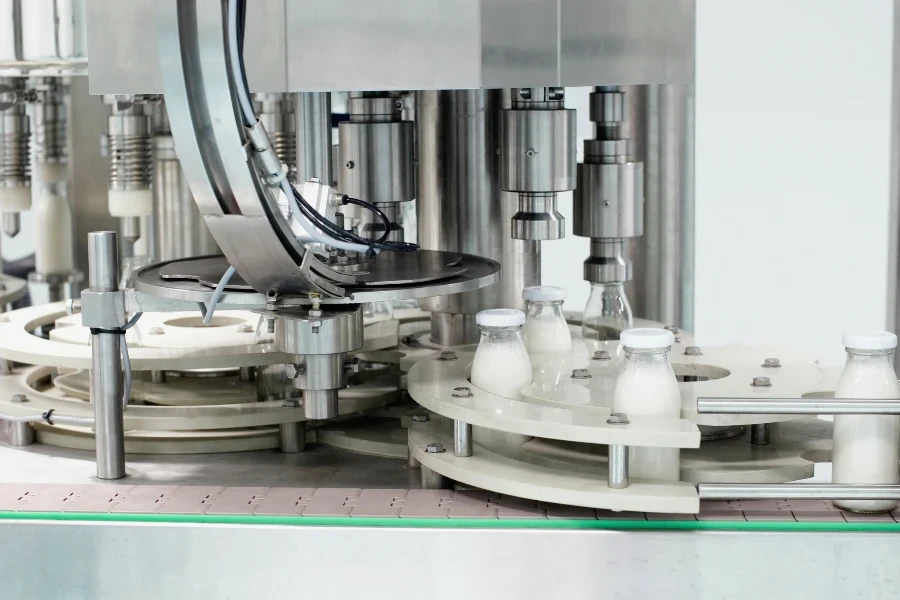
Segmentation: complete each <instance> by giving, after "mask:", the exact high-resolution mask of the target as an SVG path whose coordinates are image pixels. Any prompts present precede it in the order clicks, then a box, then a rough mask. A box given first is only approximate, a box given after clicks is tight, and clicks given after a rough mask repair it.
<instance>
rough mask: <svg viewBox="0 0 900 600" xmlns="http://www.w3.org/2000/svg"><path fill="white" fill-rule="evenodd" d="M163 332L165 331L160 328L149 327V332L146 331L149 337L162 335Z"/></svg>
mask: <svg viewBox="0 0 900 600" xmlns="http://www.w3.org/2000/svg"><path fill="white" fill-rule="evenodd" d="M165 332H166V331H165V330H164V329H163V328H162V327H151V328H150V331H148V332H147V333H149V334H150V335H162V334H164V333H165Z"/></svg>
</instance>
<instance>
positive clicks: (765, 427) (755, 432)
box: [750, 423, 777, 446]
mask: <svg viewBox="0 0 900 600" xmlns="http://www.w3.org/2000/svg"><path fill="white" fill-rule="evenodd" d="M776 426H777V424H775V423H759V424H758V425H751V426H750V443H751V444H753V445H754V446H768V445H769V444H770V443H771V442H772V432H773V430H774V428H775V427H776Z"/></svg>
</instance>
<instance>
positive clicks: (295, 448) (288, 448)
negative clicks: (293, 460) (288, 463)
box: [278, 422, 306, 454]
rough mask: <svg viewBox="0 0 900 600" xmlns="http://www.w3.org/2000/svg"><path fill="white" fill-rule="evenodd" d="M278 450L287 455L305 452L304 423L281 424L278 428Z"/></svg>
mask: <svg viewBox="0 0 900 600" xmlns="http://www.w3.org/2000/svg"><path fill="white" fill-rule="evenodd" d="M278 438H279V449H280V450H281V451H282V452H285V453H287V454H293V453H296V452H303V451H304V450H306V427H305V425H304V423H301V422H294V423H281V424H280V425H279V426H278Z"/></svg>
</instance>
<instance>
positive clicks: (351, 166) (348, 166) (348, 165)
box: [347, 160, 353, 169]
mask: <svg viewBox="0 0 900 600" xmlns="http://www.w3.org/2000/svg"><path fill="white" fill-rule="evenodd" d="M347 168H348V169H352V168H353V161H352V160H348V161H347Z"/></svg>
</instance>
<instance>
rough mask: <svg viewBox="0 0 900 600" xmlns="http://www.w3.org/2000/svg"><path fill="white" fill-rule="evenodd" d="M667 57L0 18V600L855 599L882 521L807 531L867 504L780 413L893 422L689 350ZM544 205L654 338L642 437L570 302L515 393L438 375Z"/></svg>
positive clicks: (550, 23)
mask: <svg viewBox="0 0 900 600" xmlns="http://www.w3.org/2000/svg"><path fill="white" fill-rule="evenodd" d="M694 32H695V2H694V0H629V1H627V2H625V1H622V0H599V1H598V0H465V1H463V0H457V1H451V0H381V1H379V2H372V1H364V0H340V1H334V2H313V1H310V0H256V1H254V2H248V1H247V0H153V1H146V0H142V1H135V2H116V1H113V0H85V1H78V0H33V1H32V0H0V212H2V213H3V219H2V220H3V230H4V231H5V232H6V233H7V234H8V235H15V234H17V233H19V230H20V229H21V224H20V219H19V214H20V213H21V212H23V211H26V210H28V209H29V208H31V209H32V210H34V211H35V213H36V215H38V219H37V220H36V222H37V225H36V227H35V231H34V237H35V269H34V271H33V273H32V274H30V275H29V276H28V280H27V281H25V280H23V279H22V278H17V277H12V276H8V275H2V276H0V304H3V306H5V307H6V309H7V310H6V311H5V312H3V313H2V314H0V420H3V421H5V423H6V426H7V432H6V434H5V436H4V434H2V433H0V442H5V443H0V565H3V569H2V572H3V578H2V583H0V589H3V590H4V591H5V592H6V595H5V597H10V598H26V597H73V598H74V597H77V598H82V597H83V598H122V597H128V598H138V597H141V598H143V597H147V598H151V597H152V598H158V597H161V596H166V597H187V596H189V595H190V596H196V595H197V594H198V593H202V594H206V595H211V596H213V597H223V598H224V597H234V598H245V597H247V598H251V597H252V598H257V597H258V598H262V597H272V598H275V597H290V596H294V595H297V594H301V593H302V594H318V595H321V596H323V597H340V598H344V597H350V596H351V595H356V594H365V595H366V596H368V597H377V598H381V597H397V596H402V597H434V598H445V597H451V596H452V597H457V596H459V595H460V594H462V595H465V596H467V597H485V598H487V597H510V596H513V597H564V596H565V597H588V596H597V595H598V594H602V593H609V594H612V595H615V596H617V597H650V596H657V595H663V594H666V595H669V596H673V597H676V598H688V597H696V596H698V595H699V596H711V597H712V596H716V597H719V596H727V597H734V598H745V597H754V598H755V597H758V596H759V595H760V593H761V592H762V593H767V592H768V595H772V596H781V595H786V594H792V595H794V596H797V597H800V596H803V597H807V596H808V597H814V596H816V597H834V595H835V594H839V595H840V597H845V596H847V595H848V594H850V593H857V592H859V591H860V590H863V589H865V590H866V592H867V593H868V594H870V595H872V596H873V597H874V596H878V595H885V596H886V595H887V594H888V593H889V592H890V591H892V589H893V583H892V573H893V571H894V569H893V568H892V567H891V565H889V564H888V561H889V560H890V559H889V558H888V557H889V556H890V555H891V554H890V552H891V550H895V549H896V547H897V545H898V543H900V542H898V541H897V540H900V537H897V538H895V537H894V536H895V535H897V530H898V529H900V525H898V521H896V520H895V519H894V517H893V516H892V515H891V514H887V515H884V514H883V515H878V516H870V517H865V516H861V515H856V514H850V513H847V512H845V511H842V510H840V509H838V508H836V507H835V506H834V505H832V504H831V500H834V499H864V500H866V499H868V500H871V499H900V486H897V485H848V484H843V485H842V484H818V483H816V484H811V483H797V481H798V480H803V479H807V478H810V477H812V476H813V474H814V467H815V464H816V463H822V462H828V461H829V460H830V452H831V426H830V424H829V423H828V422H827V421H822V420H820V419H818V418H817V417H816V416H817V415H828V414H834V415H847V414H853V415H857V414H879V415H894V414H900V400H877V401H876V400H872V401H868V402H865V403H859V402H857V403H850V402H848V401H847V400H846V399H841V398H834V393H833V391H834V388H835V382H836V380H837V377H838V374H839V371H837V370H834V369H829V368H825V367H822V366H820V365H819V364H818V363H817V361H816V357H815V356H811V355H809V354H808V353H805V352H798V351H795V350H791V349H785V348H774V347H720V348H715V347H700V346H698V345H697V344H696V343H695V341H694V340H693V337H692V335H691V333H690V332H691V331H692V329H693V311H694V308H693V183H692V182H693V155H692V152H693V150H692V148H693V143H692V140H693V122H694V121H693V115H694V107H693V82H694V69H695V60H694V58H695V51H694V42H695V35H694ZM573 97H577V98H583V99H584V98H586V105H587V106H588V107H589V108H588V111H589V117H590V121H591V123H592V129H593V131H592V132H591V134H590V135H588V136H587V137H584V139H579V135H578V129H577V125H576V122H577V112H576V110H575V109H574V108H573V103H572V98H573ZM579 148H582V149H583V152H582V154H581V156H582V157H583V158H582V159H581V160H579ZM570 192H571V193H572V194H571V195H572V202H573V205H572V208H573V210H572V215H573V218H572V221H573V223H572V224H571V225H572V231H573V233H574V235H576V236H581V237H584V238H589V239H590V251H589V255H587V256H571V257H569V258H570V259H571V260H572V261H574V262H579V263H580V262H581V261H583V262H584V279H585V281H586V282H588V283H589V284H591V285H594V286H601V287H603V288H604V289H606V288H609V289H610V290H612V291H611V292H609V293H612V294H614V295H617V296H616V297H617V301H618V302H619V303H620V305H621V306H627V307H629V308H628V311H625V312H627V314H626V315H625V317H622V318H625V319H626V320H627V322H628V324H629V325H630V324H632V323H634V324H637V325H642V326H650V327H657V328H666V329H669V330H670V331H672V332H673V334H674V339H675V342H674V345H673V346H672V349H671V352H670V356H671V362H672V364H673V367H674V372H675V375H676V376H677V379H678V385H679V389H680V393H681V399H682V407H681V415H680V416H679V417H677V418H655V417H641V416H634V415H632V416H631V417H629V416H628V415H624V414H620V413H614V412H613V411H612V407H613V405H612V390H613V387H614V386H615V381H616V377H617V373H618V359H617V356H618V354H619V353H620V348H621V347H620V345H619V343H618V331H615V330H614V328H612V327H607V326H606V325H604V323H605V322H603V321H602V318H603V317H604V314H605V313H604V314H600V313H598V315H599V317H600V318H601V320H600V321H598V323H600V324H599V325H596V326H594V325H591V324H590V323H589V313H590V314H591V315H593V314H594V313H592V312H591V310H593V309H592V308H591V305H590V304H589V307H588V310H586V311H585V313H584V314H583V315H582V314H574V313H573V314H569V315H567V317H568V321H569V324H570V325H571V329H572V332H573V336H574V341H573V349H572V352H571V353H570V354H568V355H567V356H566V357H565V360H563V361H562V362H560V363H558V364H557V366H555V367H553V369H555V370H554V371H553V373H552V374H551V375H550V379H552V381H553V383H552V385H537V384H536V383H535V384H531V385H529V386H527V387H525V388H524V389H522V390H521V397H517V398H509V397H505V396H502V395H499V394H496V393H491V392H489V391H486V390H484V389H481V388H479V387H478V386H476V385H474V384H473V383H472V381H471V374H470V370H471V364H472V361H473V353H474V350H475V346H474V344H476V343H477V342H478V341H479V331H478V328H477V326H476V322H475V315H476V314H477V313H478V312H479V311H482V310H485V309H492V308H520V307H522V306H524V303H523V300H522V291H523V288H525V287H529V286H534V285H539V284H540V283H541V261H540V259H541V246H542V245H543V244H553V243H558V242H557V240H559V239H560V238H563V237H564V236H565V234H566V224H565V218H564V217H563V215H562V214H561V211H560V205H561V203H562V202H564V201H567V200H563V198H564V197H568V196H567V195H568V194H569V193H570ZM82 272H84V273H86V277H84V276H83V275H82ZM83 280H86V282H87V283H86V287H85V284H84V282H83ZM82 288H84V289H83V290H82ZM26 293H28V297H29V299H30V302H28V303H26V305H25V306H22V304H23V297H24V296H25V294H26ZM604 293H606V292H604ZM14 302H19V305H17V306H16V307H15V309H13V306H12V303H14ZM631 311H633V315H632V312H631ZM623 314H624V313H623ZM591 318H592V317H591ZM582 321H584V328H582ZM583 332H584V333H583ZM560 365H561V366H560ZM537 368H541V369H544V368H545V367H542V366H539V367H537ZM543 375H544V376H546V375H547V373H543ZM635 447H639V448H647V447H650V448H667V449H677V450H680V476H679V478H678V480H676V481H663V480H654V479H641V478H639V477H629V461H628V456H629V448H635ZM886 532H891V533H886ZM348 556H352V557H353V558H352V560H347V557H348ZM401 565H402V567H401ZM827 573H830V574H831V576H827V575H825V576H823V574H827ZM873 573H880V574H882V575H878V576H877V577H876V576H873V575H872V574H873ZM739 575H749V576H750V577H749V578H747V579H749V581H750V582H752V583H749V584H748V582H747V581H744V580H741V579H739V578H738V576H739ZM763 581H764V582H766V583H765V585H766V586H767V587H766V588H765V590H763V588H761V587H760V586H761V585H762V584H761V583H757V582H763Z"/></svg>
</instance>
